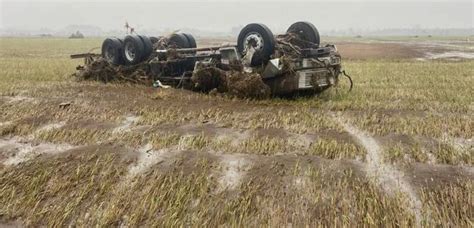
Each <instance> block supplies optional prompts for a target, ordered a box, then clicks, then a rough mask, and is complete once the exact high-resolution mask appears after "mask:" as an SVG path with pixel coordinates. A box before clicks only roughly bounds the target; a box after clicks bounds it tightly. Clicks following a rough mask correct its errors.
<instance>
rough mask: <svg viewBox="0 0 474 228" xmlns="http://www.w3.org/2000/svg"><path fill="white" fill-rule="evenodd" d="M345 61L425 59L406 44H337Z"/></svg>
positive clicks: (420, 52)
mask: <svg viewBox="0 0 474 228" xmlns="http://www.w3.org/2000/svg"><path fill="white" fill-rule="evenodd" d="M337 49H338V50H339V53H340V54H341V56H342V57H343V58H344V59H351V60H359V59H412V58H421V57H424V53H423V51H421V50H417V49H415V48H413V47H411V46H409V45H405V44H392V43H347V42H344V43H337Z"/></svg>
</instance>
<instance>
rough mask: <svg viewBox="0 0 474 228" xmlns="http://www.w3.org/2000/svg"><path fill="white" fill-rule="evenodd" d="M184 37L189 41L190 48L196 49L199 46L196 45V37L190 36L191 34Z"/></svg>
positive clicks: (185, 34)
mask: <svg viewBox="0 0 474 228" xmlns="http://www.w3.org/2000/svg"><path fill="white" fill-rule="evenodd" d="M183 35H184V36H185V37H186V39H187V40H188V44H189V46H188V48H196V47H197V45H196V39H194V36H193V35H191V34H189V33H183Z"/></svg>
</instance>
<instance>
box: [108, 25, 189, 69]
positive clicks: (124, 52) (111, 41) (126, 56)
mask: <svg viewBox="0 0 474 228" xmlns="http://www.w3.org/2000/svg"><path fill="white" fill-rule="evenodd" d="M152 41H155V42H156V41H157V40H156V38H155V37H151V38H150V37H148V36H143V35H127V36H125V38H124V39H120V38H116V37H111V38H107V39H105V40H104V42H103V43H102V57H103V58H104V59H106V60H107V61H108V62H109V63H111V64H114V65H135V64H138V63H140V62H142V61H145V60H146V59H148V57H150V55H151V53H152V52H153V42H152ZM170 44H172V45H174V46H175V47H176V48H195V47H196V40H195V39H194V37H193V36H192V35H191V34H188V33H176V34H173V35H171V37H170Z"/></svg>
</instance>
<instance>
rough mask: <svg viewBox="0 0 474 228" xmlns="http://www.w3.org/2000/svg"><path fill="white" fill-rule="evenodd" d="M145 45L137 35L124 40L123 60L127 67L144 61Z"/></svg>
mask: <svg viewBox="0 0 474 228" xmlns="http://www.w3.org/2000/svg"><path fill="white" fill-rule="evenodd" d="M144 55H145V45H144V44H143V41H142V39H141V38H140V37H139V36H137V35H128V36H126V37H125V39H124V40H123V59H124V61H125V64H127V65H135V64H137V63H139V62H141V61H142V59H143V56H144Z"/></svg>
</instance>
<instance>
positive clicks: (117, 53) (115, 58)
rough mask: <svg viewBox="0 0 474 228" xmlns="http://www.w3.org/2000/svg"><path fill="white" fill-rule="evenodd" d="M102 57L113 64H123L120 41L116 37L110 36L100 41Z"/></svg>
mask: <svg viewBox="0 0 474 228" xmlns="http://www.w3.org/2000/svg"><path fill="white" fill-rule="evenodd" d="M102 57H103V58H104V59H105V60H107V62H109V63H112V64H114V65H120V64H123V54H122V41H121V40H120V39H118V38H116V37H110V38H107V39H105V40H104V42H103V43H102Z"/></svg>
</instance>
